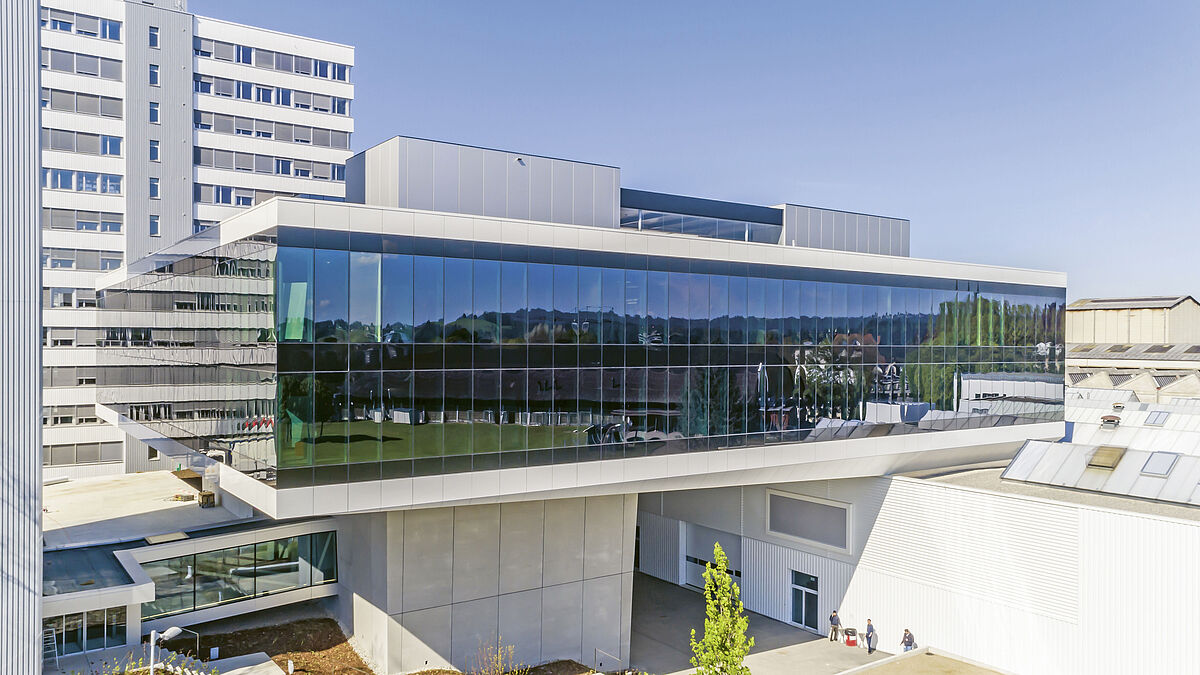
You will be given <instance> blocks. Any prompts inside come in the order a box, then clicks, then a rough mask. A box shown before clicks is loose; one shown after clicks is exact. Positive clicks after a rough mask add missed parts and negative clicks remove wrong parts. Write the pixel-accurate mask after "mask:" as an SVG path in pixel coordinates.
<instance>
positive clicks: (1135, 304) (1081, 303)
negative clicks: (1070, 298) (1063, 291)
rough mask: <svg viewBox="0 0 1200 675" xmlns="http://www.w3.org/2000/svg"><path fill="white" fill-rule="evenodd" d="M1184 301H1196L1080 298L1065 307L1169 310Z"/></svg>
mask: <svg viewBox="0 0 1200 675" xmlns="http://www.w3.org/2000/svg"><path fill="white" fill-rule="evenodd" d="M1184 300H1191V301H1192V302H1193V303H1195V302H1196V300H1195V299H1194V298H1193V297H1192V296H1190V295H1149V296H1145V297H1140V298H1081V299H1079V300H1076V301H1075V302H1072V303H1071V304H1069V305H1067V311H1075V312H1078V311H1081V310H1091V309H1170V308H1172V307H1174V306H1175V305H1178V304H1179V303H1181V302H1183V301H1184Z"/></svg>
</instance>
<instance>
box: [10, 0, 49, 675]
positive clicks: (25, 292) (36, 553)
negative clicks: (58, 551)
mask: <svg viewBox="0 0 1200 675" xmlns="http://www.w3.org/2000/svg"><path fill="white" fill-rule="evenodd" d="M0 26H3V29H4V39H3V40H0V85H2V86H3V88H4V92H5V96H3V97H2V98H0V129H2V134H0V135H2V136H3V138H4V139H5V141H6V143H5V149H4V152H3V153H0V184H2V185H4V199H3V201H2V202H0V223H2V225H3V227H2V228H0V255H2V256H3V258H4V260H5V264H4V271H3V274H2V276H0V331H2V332H3V340H4V344H5V346H6V351H5V355H4V358H3V359H0V411H2V412H3V415H4V419H5V433H4V435H3V439H2V440H0V566H2V568H3V574H0V619H2V620H0V662H2V663H4V668H5V670H6V671H7V672H13V673H33V672H37V671H38V669H39V668H40V667H41V666H40V663H41V653H40V640H39V635H40V631H41V613H42V606H41V591H42V565H41V488H42V472H41V459H40V455H41V445H42V440H41V436H42V425H41V418H40V412H41V405H40V402H41V376H40V371H41V360H42V359H41V339H40V335H39V334H40V332H41V324H42V321H41V306H40V303H39V300H40V298H41V271H40V266H39V260H40V255H39V254H40V251H41V221H40V217H41V208H40V206H41V205H40V201H39V196H40V193H39V190H38V182H37V181H38V175H39V173H40V171H39V167H40V164H41V161H40V150H39V143H38V140H39V138H40V131H39V130H40V128H41V116H40V111H39V108H38V100H39V97H38V91H39V86H40V75H39V67H38V60H37V54H38V3H37V2H36V1H35V0H5V2H3V3H0Z"/></svg>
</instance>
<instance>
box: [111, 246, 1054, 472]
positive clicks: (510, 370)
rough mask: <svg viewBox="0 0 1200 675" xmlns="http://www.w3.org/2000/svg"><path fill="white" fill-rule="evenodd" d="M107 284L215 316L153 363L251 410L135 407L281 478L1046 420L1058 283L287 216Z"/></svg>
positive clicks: (125, 304)
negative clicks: (732, 258)
mask: <svg viewBox="0 0 1200 675" xmlns="http://www.w3.org/2000/svg"><path fill="white" fill-rule="evenodd" d="M208 234H210V233H208V232H206V233H203V234H201V235H197V237H204V236H205V235H208ZM194 239H195V238H194ZM214 240H215V237H214ZM190 246H191V249H192V250H204V249H203V247H202V242H193V243H191V244H190ZM202 276H209V277H218V278H219V283H215V284H214V283H212V282H209V281H205V282H204V283H203V284H201V285H203V286H204V287H206V288H216V289H219V290H227V291H229V292H227V293H197V292H195V291H194V290H192V289H194V288H196V287H197V281H196V277H202ZM197 296H205V297H197ZM103 303H104V306H105V307H106V308H109V309H137V308H143V307H145V308H150V307H161V308H164V309H165V311H169V312H174V313H176V314H180V313H192V312H197V311H205V310H203V309H202V308H203V307H208V308H209V309H208V310H207V311H209V312H216V313H217V315H218V316H219V317H220V319H219V321H217V322H213V321H211V320H210V323H205V322H204V321H194V320H192V319H187V322H188V323H189V325H212V326H213V328H210V329H196V334H195V336H194V340H195V342H194V344H195V345H197V346H198V345H200V344H212V345H215V346H221V347H223V349H217V350H209V351H206V352H204V354H203V356H204V361H203V362H195V359H196V355H195V353H194V352H187V354H185V355H176V356H172V357H163V358H162V359H161V362H162V363H161V365H162V366H168V367H166V368H163V367H156V368H153V377H154V378H156V381H157V380H158V379H161V380H163V381H168V382H171V383H179V381H180V380H184V381H189V382H194V383H196V384H201V383H203V384H214V383H219V384H220V385H222V386H226V387H230V389H229V391H230V394H229V396H227V397H226V398H228V399H229V400H230V401H241V400H246V401H247V402H246V404H245V405H246V409H245V410H246V412H245V413H244V416H242V417H238V416H237V415H231V419H228V420H227V421H226V423H225V426H223V427H221V430H220V433H214V432H213V431H211V429H210V430H209V431H207V432H203V431H202V430H201V429H200V428H199V427H197V426H195V425H193V424H192V421H191V420H186V419H178V418H174V419H170V418H171V415H172V413H171V412H170V411H166V412H164V414H163V415H162V417H161V419H158V420H147V421H145V422H144V423H147V424H154V423H156V422H158V423H161V424H162V425H163V426H164V428H165V429H166V430H167V433H169V434H170V435H172V436H181V435H182V436H189V435H190V436H191V437H193V438H198V437H200V436H204V438H205V440H204V441H202V442H195V441H193V445H195V446H196V447H197V448H198V449H202V450H206V451H211V449H212V448H213V447H220V448H223V451H224V452H226V453H227V457H229V458H230V460H229V461H232V462H233V463H234V464H235V465H237V466H238V468H241V469H243V470H247V472H248V473H250V474H251V475H254V476H255V477H257V478H260V479H262V480H266V481H268V482H271V483H273V484H275V485H276V486H277V487H281V488H283V487H296V486H305V485H313V484H331V483H341V482H347V481H350V482H353V481H361V480H373V479H380V478H397V477H406V476H414V475H418V476H419V475H430V474H440V473H451V472H462V471H473V470H484V469H497V468H508V467H521V466H533V465H544V464H551V463H562V462H586V461H592V460H600V459H612V458H624V457H640V456H646V455H657V454H667V453H681V452H698V451H706V450H715V449H725V448H735V447H742V446H753V445H764V444H778V443H797V442H815V441H823V440H832V439H836V438H850V437H864V436H883V435H893V434H906V433H915V432H925V431H936V430H939V429H957V428H968V427H982V426H997V425H1011V424H1020V423H1027V422H1033V421H1046V420H1047V419H1061V405H1062V397H1061V393H1060V394H1059V395H1058V396H1057V397H1056V398H1053V399H1045V398H1042V399H1035V397H1033V394H1032V392H1034V390H1035V387H1034V386H1033V385H1034V384H1035V383H1040V384H1043V385H1044V384H1045V383H1047V382H1049V383H1051V384H1057V385H1059V386H1060V387H1061V384H1062V377H1063V355H1062V354H1063V350H1062V343H1063V318H1064V311H1063V309H1064V305H1065V291H1064V289H1062V288H1059V287H1042V286H1028V285H1015V284H999V283H990V282H979V281H972V280H955V279H944V278H926V277H917V276H904V275H885V274H874V273H865V272H852V271H844V270H827V269H818V268H803V267H787V266H777V265H765V264H748V263H736V262H720V261H707V260H686V259H679V258H670V257H662V256H653V255H635V254H624V253H614V252H605V251H584V250H566V249H551V248H543V247H537V246H524V245H507V244H504V245H501V244H490V243H488V244H485V243H472V242H469V241H468V242H464V241H449V240H440V239H427V238H420V237H401V236H390V235H379V234H364V233H347V232H345V231H340V232H338V231H331V230H321V229H303V228H285V227H281V228H278V229H277V230H275V231H272V232H271V233H270V236H262V237H258V238H256V239H255V240H253V241H250V240H243V241H240V242H237V243H235V244H227V245H225V246H223V247H217V246H216V245H215V244H214V245H213V247H212V248H211V250H208V251H207V252H205V253H203V254H192V255H190V256H189V257H187V258H183V259H181V260H178V261H176V262H174V263H171V264H163V265H160V267H159V268H158V269H157V270H156V271H155V272H153V273H151V274H147V275H144V276H143V277H137V278H136V279H134V280H133V281H131V282H130V283H128V284H126V285H125V286H123V287H121V288H119V289H113V290H110V291H108V292H106V294H105V297H104V298H103ZM130 320H134V319H130ZM161 330H164V329H157V328H151V329H148V340H149V341H150V343H151V344H154V342H155V340H156V338H155V331H161ZM190 344H193V343H190ZM148 367H149V366H148ZM123 368H125V369H128V368H129V367H128V366H123ZM172 373H174V374H172ZM992 373H1004V374H1005V377H1006V379H1008V380H1011V381H1014V382H1015V383H1016V384H1014V385H1012V387H1011V388H1010V390H1011V391H1015V392H1017V395H1016V396H1014V397H1013V398H1012V400H1011V401H1010V403H1011V405H1008V406H1006V407H1005V408H1004V409H1003V410H1004V413H1003V414H986V413H979V412H978V411H972V408H971V407H969V406H964V407H963V408H962V409H960V400H959V399H960V398H961V396H960V395H961V391H962V380H963V378H964V376H976V375H987V374H992ZM189 378H191V379H189ZM1025 380H1027V381H1028V382H1029V383H1030V385H1031V386H1030V387H1029V392H1031V393H1030V395H1029V396H1021V395H1020V394H1021V390H1020V382H1022V381H1025ZM264 386H267V387H268V389H267V391H268V393H269V396H262V395H261V394H259V398H255V397H254V396H251V395H250V394H251V393H253V392H261V391H263V387H264ZM238 387H240V389H238ZM1037 390H1038V391H1041V392H1044V391H1045V388H1044V387H1043V388H1041V389H1037ZM1059 391H1060V392H1061V389H1060V390H1059ZM238 392H240V393H238ZM1043 396H1044V394H1043ZM251 399H253V400H251ZM1047 408H1049V410H1050V412H1049V413H1047ZM1026 409H1028V410H1029V411H1030V412H1029V413H1028V414H1026V412H1023V411H1024V410H1026ZM1034 409H1036V414H1033V412H1032V411H1033V410H1034ZM206 429H208V427H206ZM173 432H177V433H173ZM210 454H211V452H210ZM247 467H250V469H247Z"/></svg>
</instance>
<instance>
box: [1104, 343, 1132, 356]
mask: <svg viewBox="0 0 1200 675" xmlns="http://www.w3.org/2000/svg"><path fill="white" fill-rule="evenodd" d="M1132 348H1133V345H1113V346H1111V347H1109V348H1108V351H1109V352H1111V353H1114V354H1119V353H1121V352H1127V351H1129V350H1130V349H1132Z"/></svg>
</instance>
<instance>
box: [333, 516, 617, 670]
mask: <svg viewBox="0 0 1200 675" xmlns="http://www.w3.org/2000/svg"><path fill="white" fill-rule="evenodd" d="M636 510H637V496H636V495H612V496H604V497H587V498H580V499H562V500H552V501H529V502H512V503H506V504H481V505H472V506H459V507H447V508H432V509H417V510H410V511H390V512H385V513H373V514H366V515H352V516H344V517H342V518H340V519H339V542H344V544H342V545H339V547H338V556H339V561H338V562H339V569H340V579H341V586H342V588H341V594H340V596H339V600H338V604H339V619H340V620H341V621H342V623H343V625H344V626H345V628H346V630H347V632H348V633H349V634H351V635H352V636H353V638H352V639H353V640H354V642H355V646H356V647H357V648H358V649H359V651H360V653H362V654H363V655H364V656H365V657H366V658H367V659H368V660H370V661H371V662H372V665H373V666H374V667H375V668H376V671H377V672H380V673H389V674H392V673H408V672H413V671H418V670H424V669H428V668H437V667H454V668H459V669H463V670H465V669H469V668H471V667H472V666H473V665H474V663H475V661H476V656H477V654H478V652H479V649H480V647H481V646H483V645H487V644H495V642H496V640H497V639H499V640H500V642H501V643H502V644H504V645H512V646H513V647H514V648H515V655H516V657H517V659H519V660H520V661H522V662H525V663H528V664H538V663H544V662H547V661H554V660H557V659H572V660H575V661H579V662H581V663H584V664H586V665H596V666H599V667H602V668H604V669H606V670H608V669H614V668H617V667H619V666H624V665H626V664H627V663H628V659H629V627H630V618H631V617H630V611H631V601H632V594H633V547H634V531H635V524H636V523H635V521H636Z"/></svg>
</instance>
